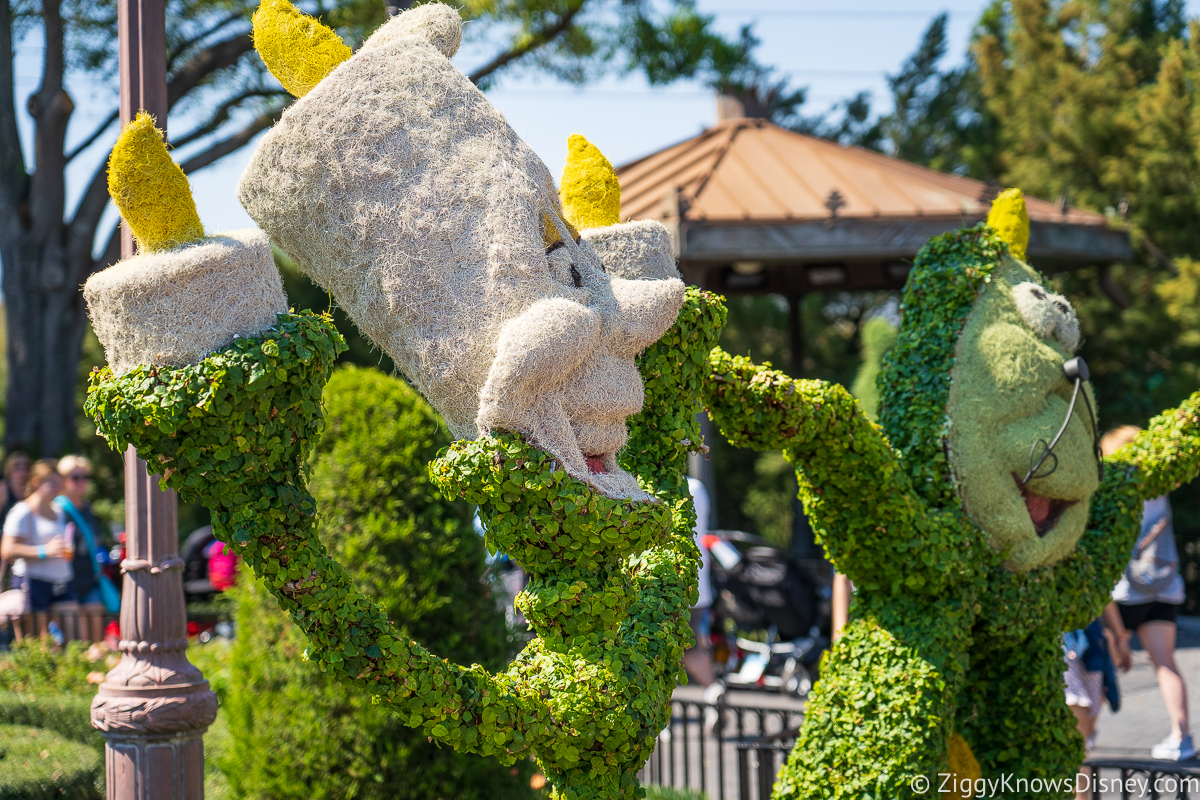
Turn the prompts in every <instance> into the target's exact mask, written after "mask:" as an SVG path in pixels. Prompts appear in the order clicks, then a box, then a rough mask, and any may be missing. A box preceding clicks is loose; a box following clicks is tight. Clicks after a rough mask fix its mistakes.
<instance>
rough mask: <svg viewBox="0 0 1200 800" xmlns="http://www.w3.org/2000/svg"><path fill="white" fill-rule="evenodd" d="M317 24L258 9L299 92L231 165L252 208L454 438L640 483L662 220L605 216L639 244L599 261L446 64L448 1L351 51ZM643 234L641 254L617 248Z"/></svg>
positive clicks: (456, 26)
mask: <svg viewBox="0 0 1200 800" xmlns="http://www.w3.org/2000/svg"><path fill="white" fill-rule="evenodd" d="M314 25H318V23H316V22H315V21H314V20H312V19H311V18H307V17H304V16H303V15H301V14H300V13H299V12H297V11H295V9H293V8H292V7H291V6H290V5H288V4H287V3H286V2H285V1H284V0H266V2H264V4H263V6H262V8H260V10H259V12H258V14H256V16H255V44H256V47H258V49H259V51H260V53H262V54H263V57H264V60H265V61H266V62H267V66H268V67H269V68H271V70H272V71H273V72H275V74H276V75H280V76H281V80H284V83H285V85H288V84H289V82H292V83H295V84H296V85H297V86H299V87H300V89H299V90H297V91H296V93H298V94H302V95H303V96H302V97H301V99H299V100H298V101H297V102H296V103H295V104H294V105H293V106H292V107H291V108H289V109H288V111H287V112H286V113H285V114H284V115H283V118H282V119H281V120H280V121H279V123H278V124H277V125H276V126H275V127H274V128H273V129H272V130H271V131H270V132H268V133H267V135H266V136H265V137H264V138H263V141H262V143H261V144H260V145H259V147H258V149H257V151H256V152H255V154H254V156H253V159H252V161H251V163H250V165H249V167H248V168H247V170H246V172H245V174H244V175H243V176H242V181H241V185H240V187H239V197H240V199H241V201H242V203H243V205H245V207H246V209H247V211H248V212H249V213H250V215H251V216H252V217H253V218H254V219H255V220H256V221H257V222H258V223H259V225H261V226H262V228H263V230H264V231H266V232H267V234H268V235H269V236H270V238H271V240H272V242H274V243H275V244H276V245H277V246H278V247H280V248H281V249H282V250H283V251H284V252H285V253H287V254H288V256H290V257H291V258H292V259H293V260H295V262H296V263H297V264H298V265H299V266H300V268H301V269H302V270H304V272H305V273H306V274H308V275H309V276H310V277H312V278H313V280H315V281H316V282H317V283H319V284H321V285H322V286H324V287H326V288H327V289H328V290H329V291H330V292H331V293H332V294H333V296H334V297H335V298H336V299H337V301H338V303H339V304H340V305H341V306H342V307H343V308H344V309H345V310H346V311H347V312H348V313H349V314H350V316H351V317H352V318H353V319H354V321H355V322H356V323H357V324H358V326H359V327H360V328H361V329H362V330H363V332H364V333H365V334H366V335H367V336H369V337H370V338H371V339H372V340H373V341H375V342H376V343H377V344H378V345H379V346H380V347H381V348H383V349H384V350H385V351H386V352H387V353H388V355H390V356H391V357H392V359H393V360H394V361H395V362H396V364H397V366H398V367H399V368H400V370H401V371H403V372H404V374H405V375H406V376H407V377H408V378H409V379H410V380H412V381H413V383H415V384H416V386H417V388H418V389H420V391H421V392H422V393H423V394H424V395H425V396H426V397H427V398H429V400H430V402H431V403H432V404H433V405H434V407H435V408H437V409H438V411H439V412H440V413H441V414H442V416H443V417H444V418H445V420H446V422H447V424H448V425H449V426H450V429H451V431H452V432H453V434H454V435H455V436H458V437H463V438H474V437H475V436H477V435H479V434H480V433H485V432H487V431H488V430H512V431H518V432H520V433H523V434H526V435H528V436H529V437H530V438H531V439H532V441H533V442H534V443H535V444H537V445H538V446H540V447H543V448H544V449H546V450H548V451H549V452H551V453H552V454H554V455H555V456H556V457H557V458H558V459H560V460H561V462H562V464H563V465H564V467H565V468H566V469H567V471H568V472H569V473H570V474H572V475H573V476H575V477H578V478H581V479H586V480H589V481H591V483H592V484H593V485H595V486H596V487H597V488H598V489H600V490H601V491H603V492H604V493H606V494H609V495H611V496H625V497H633V496H640V492H639V489H638V487H637V483H636V481H635V480H634V479H633V478H632V476H630V475H628V474H627V473H624V472H622V471H621V470H620V468H619V467H618V466H617V462H616V457H615V456H616V452H617V450H619V449H620V448H621V446H622V445H623V444H624V442H625V435H626V434H625V419H626V418H627V417H628V416H629V415H630V414H632V413H635V412H636V411H638V410H639V409H640V408H641V403H642V385H641V379H640V377H639V375H638V372H637V369H636V367H635V365H634V357H635V355H636V354H637V353H638V352H640V351H641V350H642V349H644V348H645V347H646V346H648V345H649V344H651V343H653V342H654V341H655V340H656V339H658V338H659V337H660V336H661V335H662V334H663V333H664V332H665V331H666V329H667V328H668V327H670V325H671V324H672V323H673V322H674V320H675V317H676V315H677V314H678V312H679V308H680V305H681V303H682V300H683V284H682V282H681V281H680V280H679V279H678V277H677V273H676V272H674V269H673V266H672V268H671V273H672V274H671V275H669V276H668V275H665V274H663V270H662V268H661V262H662V261H663V259H664V258H665V259H667V260H669V259H670V249H669V247H670V244H669V240H668V239H667V237H666V235H665V231H662V232H661V235H658V234H656V233H654V232H651V233H647V232H646V231H645V230H642V228H644V227H645V225H644V224H636V223H635V224H631V225H626V226H614V229H613V233H612V235H610V236H609V239H612V238H614V237H615V238H616V239H618V240H619V239H621V238H622V236H624V238H627V239H629V240H630V242H632V243H634V244H636V245H637V246H630V247H621V246H619V244H615V243H614V242H613V241H607V240H606V241H605V242H604V244H603V245H601V247H602V249H603V252H604V253H605V254H606V255H605V260H603V261H602V259H601V257H600V256H598V255H597V253H596V251H595V250H593V248H592V247H591V246H590V245H589V244H588V239H586V238H584V237H582V236H581V235H580V234H579V232H578V231H577V230H576V229H575V227H574V226H573V225H571V224H570V223H569V222H567V221H566V219H565V218H564V215H563V210H562V206H561V204H560V202H559V198H558V195H557V192H556V191H555V188H554V182H553V179H552V178H551V176H550V172H549V170H547V169H546V167H545V165H544V164H543V163H542V161H541V160H540V159H539V158H538V157H537V155H536V154H534V152H533V151H532V150H531V149H530V148H529V147H528V146H527V145H526V144H525V143H524V142H523V141H521V139H520V138H519V137H518V136H517V135H516V134H515V133H514V132H513V131H512V129H511V128H509V126H508V125H507V124H506V123H505V121H504V118H503V116H501V114H500V113H499V112H498V111H496V109H494V108H493V107H492V106H491V104H490V103H488V101H487V98H485V97H484V95H483V93H482V92H480V91H479V90H478V89H477V88H476V87H475V86H474V85H473V84H472V83H471V82H470V81H469V80H468V79H467V78H466V77H465V76H464V75H463V74H462V73H461V72H459V71H458V70H457V69H456V68H455V67H454V66H453V64H451V62H450V60H449V56H451V55H453V53H454V51H455V49H456V48H457V46H458V43H459V40H460V38H461V34H460V30H461V21H460V18H459V16H458V14H457V12H455V11H454V10H453V9H451V8H450V7H448V6H445V5H441V4H438V3H431V4H427V5H423V6H419V7H418V8H415V9H413V10H411V11H407V12H404V13H403V14H400V15H399V16H397V17H395V18H393V19H392V20H390V21H389V22H388V23H387V24H386V25H384V26H383V27H382V28H380V29H379V30H378V31H376V33H375V34H374V35H373V36H372V37H371V38H370V39H369V40H368V41H367V43H366V44H364V46H363V48H362V49H361V50H360V51H359V52H358V53H356V54H354V55H353V56H350V57H346V54H345V53H342V52H341V51H339V50H338V49H337V47H336V43H334V42H330V41H326V39H328V36H330V35H332V32H331V31H328V29H320V30H317V29H314V27H313V26H314ZM321 30H323V31H324V33H322V32H321ZM314 31H315V32H314ZM326 34H328V35H326ZM289 37H290V38H289ZM281 42H282V44H281ZM347 52H348V51H347ZM305 59H308V61H305ZM321 59H324V60H325V62H324V64H325V66H324V67H321V66H320V65H318V66H317V67H314V66H313V63H312V62H313V61H314V60H316V61H320V60H321ZM281 61H282V62H284V63H280V62H281ZM322 70H323V71H324V72H326V73H327V74H325V75H324V77H319V78H318V76H320V75H321V74H322ZM295 75H300V76H303V80H299V79H296V80H293V79H292V77H290V76H295ZM284 76H289V77H288V78H287V79H286V80H285V79H284ZM314 78H318V79H316V80H315V81H314ZM289 88H291V87H289ZM614 221H615V220H614ZM623 230H627V231H628V232H627V233H625V234H622V231H623ZM589 235H591V232H589ZM600 238H604V237H600ZM598 244H599V242H598ZM656 247H657V249H658V250H663V249H664V248H666V249H665V254H664V253H662V252H657V251H655V258H654V259H650V260H651V261H654V263H655V266H654V268H651V269H639V268H638V267H637V266H636V265H624V264H622V259H623V258H628V257H630V256H631V255H632V254H635V253H641V254H642V255H643V256H644V255H645V254H646V251H647V250H648V249H649V250H652V251H653V250H654V248H656ZM606 267H608V270H607V271H606ZM618 275H620V276H624V277H617V276H618Z"/></svg>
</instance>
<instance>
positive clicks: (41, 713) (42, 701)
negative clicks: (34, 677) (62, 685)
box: [0, 687, 104, 771]
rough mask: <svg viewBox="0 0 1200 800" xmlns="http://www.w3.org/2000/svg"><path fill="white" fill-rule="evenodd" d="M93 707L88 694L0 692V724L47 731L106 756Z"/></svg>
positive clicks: (0, 769)
mask: <svg viewBox="0 0 1200 800" xmlns="http://www.w3.org/2000/svg"><path fill="white" fill-rule="evenodd" d="M94 688H95V687H93V690H94ZM91 707H92V698H91V697H89V696H85V695H76V694H44V695H34V694H16V693H13V692H0V725H8V726H12V725H22V726H27V727H30V728H44V729H45V730H47V731H51V732H53V733H56V734H58V735H59V736H62V737H63V738H65V739H70V740H71V741H73V742H78V743H79V744H86V745H88V746H90V747H92V748H94V749H95V750H96V751H97V752H100V753H103V752H104V737H103V736H101V735H100V732H99V731H98V730H96V729H95V728H93V727H92V714H91ZM2 769H3V768H2V767H0V771H2Z"/></svg>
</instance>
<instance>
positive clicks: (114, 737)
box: [92, 0, 217, 800]
mask: <svg viewBox="0 0 1200 800" xmlns="http://www.w3.org/2000/svg"><path fill="white" fill-rule="evenodd" d="M117 5H118V20H119V22H118V24H119V28H120V31H119V33H120V58H121V61H120V72H121V123H122V125H124V124H125V123H127V122H129V121H130V120H132V119H133V118H134V117H135V116H136V115H137V112H138V111H139V110H145V111H148V112H149V113H150V114H152V115H153V116H154V118H155V119H156V120H157V124H158V127H160V128H163V129H165V128H166V121H167V72H166V70H167V58H166V11H165V0H118V4H117ZM133 251H134V242H133V236H132V235H131V233H130V231H129V227H128V226H126V225H124V224H123V225H122V230H121V256H122V258H128V257H129V256H131V255H133ZM176 509H177V499H176V497H175V493H174V492H172V491H166V492H164V491H162V490H160V489H159V488H158V478H157V477H154V476H152V475H150V474H148V472H147V469H146V462H145V461H142V460H141V459H140V458H138V456H137V451H135V450H134V449H133V448H132V447H130V448H129V449H128V450H127V451H126V452H125V520H126V525H125V534H126V543H125V547H126V551H125V560H124V561H123V562H121V570H122V572H123V573H124V582H123V587H122V592H121V644H120V650H121V661H120V663H118V664H117V665H116V666H115V667H114V668H113V669H112V671H111V672H109V673H108V675H107V676H106V677H105V679H104V683H103V684H101V685H100V691H99V692H98V693H97V694H96V697H95V699H94V700H93V701H92V725H93V726H94V727H96V728H97V729H99V730H100V732H101V733H103V734H104V738H105V739H106V741H107V744H106V746H105V771H106V779H107V784H108V800H203V797H204V742H203V738H202V737H203V735H204V732H205V731H206V730H207V729H208V726H209V725H211V724H212V722H213V720H214V719H216V715H217V698H216V695H214V694H213V693H212V691H211V690H210V689H209V687H208V681H206V680H205V679H204V676H203V675H201V674H200V671H199V670H198V669H196V668H195V667H194V666H192V664H191V663H189V662H188V660H187V617H186V613H185V610H184V598H183V561H182V560H181V559H180V558H179V540H178V530H177V528H178V523H177V513H176Z"/></svg>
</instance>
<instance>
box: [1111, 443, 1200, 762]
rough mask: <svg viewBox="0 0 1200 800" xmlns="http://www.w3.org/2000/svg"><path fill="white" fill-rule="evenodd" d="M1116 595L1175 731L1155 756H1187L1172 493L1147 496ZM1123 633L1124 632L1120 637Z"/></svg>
mask: <svg viewBox="0 0 1200 800" xmlns="http://www.w3.org/2000/svg"><path fill="white" fill-rule="evenodd" d="M1139 433H1141V429H1140V428H1136V427H1134V426H1132V425H1123V426H1121V427H1120V428H1117V429H1115V430H1112V431H1109V432H1108V433H1106V434H1105V435H1104V437H1103V438H1102V439H1101V440H1100V448H1101V450H1103V451H1104V454H1105V455H1109V454H1111V453H1114V452H1116V451H1117V450H1118V449H1120V448H1121V447H1123V446H1124V445H1126V444H1128V443H1129V442H1131V441H1133V439H1134V437H1136V436H1137V435H1138V434H1139ZM1112 596H1113V600H1115V601H1116V603H1117V607H1118V609H1119V610H1120V613H1121V622H1122V623H1123V624H1124V627H1125V628H1126V630H1125V632H1124V638H1125V639H1126V640H1127V639H1128V637H1129V632H1130V631H1136V632H1137V635H1138V639H1139V640H1140V641H1141V643H1142V646H1143V647H1145V648H1146V653H1147V654H1148V655H1149V656H1150V661H1151V663H1153V664H1154V670H1155V673H1156V676H1157V677H1158V688H1159V690H1160V691H1161V692H1162V696H1163V702H1164V703H1165V704H1166V706H1167V714H1168V715H1169V716H1170V718H1171V733H1170V735H1169V736H1167V738H1165V739H1163V740H1162V741H1161V742H1159V743H1158V744H1156V745H1154V747H1153V748H1151V750H1150V755H1151V756H1152V757H1153V758H1158V759H1163V760H1166V761H1186V760H1188V759H1190V758H1193V757H1194V756H1195V755H1196V747H1195V745H1194V744H1193V742H1192V733H1191V729H1190V726H1189V720H1188V704H1187V683H1186V682H1185V681H1184V678H1183V673H1182V672H1181V671H1180V669H1179V666H1178V664H1176V663H1175V619H1176V617H1177V616H1178V614H1179V607H1180V605H1182V604H1183V601H1184V591H1183V576H1182V575H1180V574H1179V550H1178V549H1177V548H1176V546H1175V531H1174V529H1173V528H1172V526H1171V504H1170V502H1169V501H1168V500H1167V497H1166V495H1162V496H1160V497H1155V498H1154V499H1152V500H1147V501H1146V502H1145V505H1144V506H1143V509H1142V532H1141V535H1140V536H1139V537H1138V540H1137V544H1135V545H1134V547H1133V554H1132V558H1131V559H1130V561H1129V565H1128V566H1127V567H1126V568H1125V573H1124V574H1123V575H1122V576H1121V580H1120V582H1119V583H1118V584H1117V588H1116V589H1114V590H1113V595H1112ZM1118 638H1120V636H1119V637H1118Z"/></svg>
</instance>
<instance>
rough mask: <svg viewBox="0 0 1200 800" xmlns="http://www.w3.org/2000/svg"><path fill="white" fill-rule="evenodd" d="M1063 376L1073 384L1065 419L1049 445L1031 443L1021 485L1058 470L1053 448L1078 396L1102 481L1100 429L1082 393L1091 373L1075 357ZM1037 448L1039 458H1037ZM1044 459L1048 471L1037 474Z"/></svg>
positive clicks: (1072, 413)
mask: <svg viewBox="0 0 1200 800" xmlns="http://www.w3.org/2000/svg"><path fill="white" fill-rule="evenodd" d="M1063 374H1065V375H1066V376H1067V380H1069V381H1074V382H1075V390H1074V391H1073V392H1071V405H1070V406H1068V407H1067V418H1066V419H1064V420H1063V424H1062V427H1060V428H1059V429H1058V433H1057V434H1055V436H1054V439H1053V440H1052V441H1051V442H1050V444H1046V440H1045V439H1038V440H1037V441H1036V442H1034V443H1033V447H1031V448H1029V472H1028V473H1026V474H1025V478H1024V480H1022V481H1021V485H1022V486H1024V485H1025V484H1027V483H1029V482H1030V481H1031V480H1033V479H1034V478H1046V477H1049V476H1050V475H1052V474H1053V473H1054V471H1055V470H1056V469H1058V456H1057V455H1055V453H1054V448H1055V447H1057V446H1058V442H1059V440H1060V439H1062V436H1063V434H1064V433H1066V432H1067V426H1068V425H1070V424H1071V417H1073V416H1074V415H1075V403H1076V402H1077V401H1078V400H1079V396H1080V395H1081V394H1082V395H1083V404H1084V405H1085V406H1087V411H1088V418H1089V419H1090V420H1091V422H1092V453H1093V454H1094V455H1095V456H1096V470H1097V472H1098V473H1099V475H1100V480H1104V461H1102V460H1101V453H1100V429H1099V428H1098V427H1097V425H1096V413H1095V412H1094V411H1093V410H1092V401H1091V400H1089V399H1088V396H1087V392H1082V391H1080V389H1081V388H1082V387H1083V382H1084V381H1086V380H1089V379H1090V378H1091V373H1089V372H1088V365H1087V362H1086V361H1084V360H1083V356H1075V358H1072V359H1070V360H1069V361H1067V362H1065V363H1064V364H1063ZM1039 448H1042V449H1041V451H1040V452H1041V456H1040V457H1039V455H1038V453H1039ZM1046 459H1051V466H1050V469H1049V470H1048V471H1046V472H1042V473H1039V472H1038V470H1040V469H1041V468H1042V465H1044V464H1045V463H1046Z"/></svg>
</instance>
